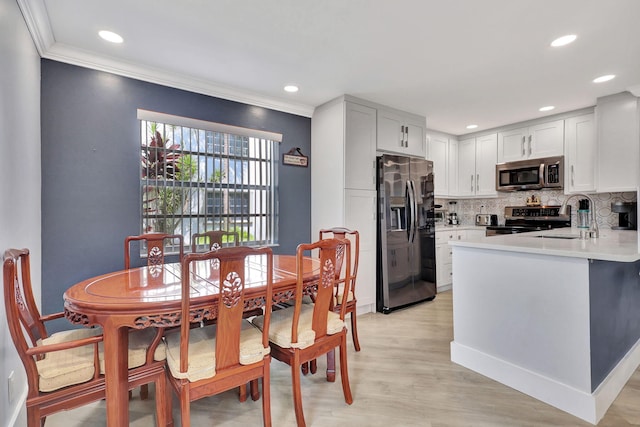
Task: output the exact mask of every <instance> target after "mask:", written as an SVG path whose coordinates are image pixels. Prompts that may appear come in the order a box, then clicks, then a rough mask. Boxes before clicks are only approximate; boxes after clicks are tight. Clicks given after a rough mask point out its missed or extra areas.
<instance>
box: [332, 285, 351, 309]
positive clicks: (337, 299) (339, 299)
mask: <svg viewBox="0 0 640 427" xmlns="http://www.w3.org/2000/svg"><path fill="white" fill-rule="evenodd" d="M343 292H344V289H342V288H340V289H338V295H336V300H335V304H336V305H339V304H342V293H343ZM349 301H353V292H351V291H349V293H348V294H347V302H349Z"/></svg>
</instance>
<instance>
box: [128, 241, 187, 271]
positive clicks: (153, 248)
mask: <svg viewBox="0 0 640 427" xmlns="http://www.w3.org/2000/svg"><path fill="white" fill-rule="evenodd" d="M135 241H142V242H145V243H146V245H147V265H149V266H153V265H162V264H164V258H165V253H166V249H165V245H166V244H167V243H173V244H174V245H175V246H178V251H179V259H178V261H181V260H182V258H183V257H184V238H183V237H182V235H180V234H165V233H145V234H140V235H139V236H128V237H127V238H125V240H124V268H125V269H126V270H128V269H129V268H131V254H130V251H131V242H135Z"/></svg>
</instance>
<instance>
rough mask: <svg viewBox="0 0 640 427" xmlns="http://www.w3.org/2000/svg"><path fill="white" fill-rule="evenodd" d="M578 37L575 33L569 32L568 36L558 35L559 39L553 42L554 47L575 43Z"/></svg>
mask: <svg viewBox="0 0 640 427" xmlns="http://www.w3.org/2000/svg"><path fill="white" fill-rule="evenodd" d="M576 38H577V36H576V35H575V34H569V35H566V36H562V37H558V38H557V39H555V40H554V41H552V42H551V46H553V47H559V46H565V45H568V44H569V43H573V42H574V41H575V39H576Z"/></svg>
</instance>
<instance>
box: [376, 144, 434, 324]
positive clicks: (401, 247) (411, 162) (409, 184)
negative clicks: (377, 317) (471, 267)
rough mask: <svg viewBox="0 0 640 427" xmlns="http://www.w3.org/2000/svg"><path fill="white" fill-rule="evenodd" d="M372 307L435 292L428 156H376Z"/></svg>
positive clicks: (418, 298)
mask: <svg viewBox="0 0 640 427" xmlns="http://www.w3.org/2000/svg"><path fill="white" fill-rule="evenodd" d="M378 219H379V220H378V225H379V227H378V242H381V244H380V245H378V256H377V264H378V266H377V267H378V268H377V276H378V277H377V298H376V300H377V304H376V305H377V310H378V311H381V312H383V313H385V314H386V313H389V312H391V311H392V310H394V309H397V308H400V307H406V306H408V305H411V304H415V303H417V302H421V301H428V300H432V299H434V298H435V296H436V239H435V223H434V186H433V162H432V161H429V160H424V159H420V158H412V157H403V156H394V155H386V154H385V155H383V156H381V157H378Z"/></svg>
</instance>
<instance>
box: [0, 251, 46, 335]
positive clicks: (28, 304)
mask: <svg viewBox="0 0 640 427" xmlns="http://www.w3.org/2000/svg"><path fill="white" fill-rule="evenodd" d="M29 257H30V255H29V250H28V249H8V250H7V251H5V253H4V268H3V270H4V286H5V290H4V292H5V294H4V298H5V309H6V310H7V317H12V318H17V319H19V321H20V323H21V324H22V326H23V327H24V329H25V330H26V332H27V334H28V335H29V339H30V341H31V345H32V346H35V345H36V343H37V342H38V340H41V339H44V338H47V337H48V333H47V329H46V327H45V325H44V322H42V320H41V316H40V311H39V310H38V306H37V305H36V301H35V299H34V297H33V288H32V285H31V267H30V261H29ZM19 335H20V337H22V338H24V336H23V334H22V333H20V334H19ZM12 337H13V336H12ZM14 341H15V338H14Z"/></svg>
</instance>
